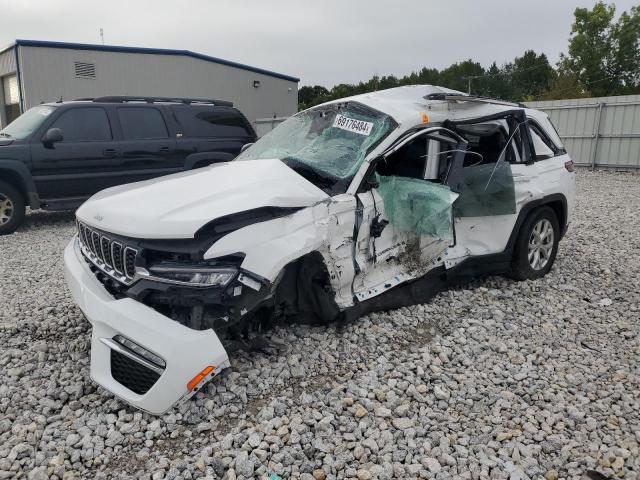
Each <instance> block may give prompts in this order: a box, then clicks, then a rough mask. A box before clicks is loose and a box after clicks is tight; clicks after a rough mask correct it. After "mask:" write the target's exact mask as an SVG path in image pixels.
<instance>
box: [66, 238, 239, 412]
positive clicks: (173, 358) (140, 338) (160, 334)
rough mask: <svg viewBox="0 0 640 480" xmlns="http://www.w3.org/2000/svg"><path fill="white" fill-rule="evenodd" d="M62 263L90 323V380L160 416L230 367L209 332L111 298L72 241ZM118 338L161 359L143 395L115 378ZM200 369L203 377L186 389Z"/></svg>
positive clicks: (215, 338)
mask: <svg viewBox="0 0 640 480" xmlns="http://www.w3.org/2000/svg"><path fill="white" fill-rule="evenodd" d="M64 261H65V276H66V279H67V283H68V285H69V289H70V291H71V294H72V296H73V298H74V300H75V302H76V303H77V304H78V306H79V307H80V309H81V310H82V312H83V313H84V315H85V316H86V317H87V319H88V320H89V322H90V323H91V325H92V334H91V378H92V379H93V380H94V381H95V382H96V383H98V384H99V385H101V386H102V387H104V388H105V389H107V390H108V391H110V392H112V393H113V394H114V395H116V396H117V397H119V398H121V399H122V400H124V401H125V402H127V403H129V404H131V405H133V406H135V407H137V408H140V409H141V410H145V411H147V412H149V413H152V414H156V415H159V414H162V413H164V412H166V411H167V410H169V409H170V408H171V407H172V406H173V405H175V404H176V403H177V402H179V401H181V400H186V399H188V398H190V397H191V396H192V395H193V394H195V393H196V392H197V391H198V390H199V389H200V388H202V386H203V385H204V384H205V383H206V382H207V381H209V380H210V379H211V378H213V377H214V376H216V375H217V374H218V373H220V371H222V370H223V369H224V368H226V367H228V366H229V357H228V355H227V352H226V350H225V349H224V347H223V346H222V343H221V342H220V339H219V338H218V336H217V335H216V333H215V332H214V331H213V330H211V329H209V330H200V331H198V330H193V329H190V328H188V327H185V326H183V325H180V324H179V323H177V322H175V321H173V320H171V319H170V318H168V317H165V316H164V315H162V314H160V313H158V312H156V311H155V310H153V309H152V308H149V307H147V306H145V305H143V304H141V303H139V302H137V301H135V300H133V299H131V298H122V299H115V298H113V297H112V296H111V295H110V294H109V293H108V292H107V291H106V290H105V288H104V287H103V286H102V284H101V283H100V282H99V281H98V280H97V278H96V277H95V276H94V274H93V273H92V272H91V270H90V269H89V266H88V265H87V264H86V262H85V261H84V259H82V257H81V253H80V251H79V248H78V246H77V242H76V238H75V237H74V239H73V240H72V241H71V242H70V243H69V245H68V246H67V248H66V249H65V253H64ZM116 335H120V336H122V337H124V338H126V339H128V340H130V341H132V342H134V343H135V344H137V345H139V346H141V347H142V348H144V349H146V350H148V351H149V352H152V353H153V354H155V355H157V356H159V357H160V358H162V359H163V360H164V362H165V364H166V366H165V367H164V368H163V369H162V370H161V372H159V377H158V378H157V380H156V381H155V383H153V385H152V386H151V387H150V388H149V389H148V390H147V391H145V392H144V393H135V392H134V391H132V390H131V389H130V388H127V387H126V386H125V385H123V383H121V382H120V381H118V380H116V379H115V378H114V376H113V373H114V372H113V371H112V368H114V360H113V358H114V355H115V354H114V353H112V352H114V349H113V348H111V347H110V346H109V345H113V344H112V343H110V342H113V338H114V337H115V336H116ZM105 340H107V341H106V342H105ZM208 367H212V368H211V369H208ZM120 368H121V365H120ZM205 369H207V370H205ZM203 370H205V371H206V372H207V373H206V375H203V376H202V377H201V378H200V379H199V381H198V382H197V383H196V384H195V385H194V384H192V385H191V388H189V387H188V385H189V383H190V382H191V381H192V379H194V377H196V376H197V375H198V374H199V373H201V372H203ZM125 383H127V382H125Z"/></svg>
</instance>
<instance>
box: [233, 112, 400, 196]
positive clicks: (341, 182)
mask: <svg viewBox="0 0 640 480" xmlns="http://www.w3.org/2000/svg"><path fill="white" fill-rule="evenodd" d="M395 125H396V124H395V122H394V121H393V120H392V119H391V117H389V116H387V115H385V114H383V113H380V112H378V111H376V110H373V109H371V108H368V107H366V106H364V105H361V104H359V103H355V102H347V103H336V104H332V105H325V106H320V107H316V108H314V109H311V110H307V111H304V112H301V113H299V114H297V115H294V116H293V117H291V118H289V119H287V120H286V121H284V122H283V123H282V124H280V125H279V126H278V127H276V128H275V129H274V130H272V131H271V132H269V133H268V134H266V135H265V136H264V137H262V138H261V139H260V140H258V142H256V143H255V144H254V145H252V146H251V147H250V148H248V149H247V150H245V151H244V152H243V153H242V154H240V156H239V157H238V158H237V160H239V161H242V160H261V159H273V158H277V159H280V160H282V161H283V162H284V163H285V164H286V165H287V166H289V167H290V168H292V169H293V170H295V171H296V172H297V173H299V174H300V175H302V176H303V177H305V178H306V179H307V180H309V181H310V182H312V183H313V184H315V185H316V186H317V187H319V188H321V189H322V190H324V191H325V192H327V193H329V194H330V195H335V194H337V193H343V192H344V191H346V189H347V187H348V185H349V182H350V180H351V179H352V178H353V176H354V175H355V173H356V172H357V171H358V168H359V167H360V165H361V164H362V162H363V160H364V159H365V157H366V156H367V154H368V153H369V152H370V151H371V150H372V149H373V148H374V147H375V146H376V145H378V144H379V143H380V142H381V141H382V140H383V139H384V138H385V137H386V136H387V135H388V134H389V133H390V132H391V131H392V130H393V128H395Z"/></svg>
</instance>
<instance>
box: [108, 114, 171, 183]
mask: <svg viewBox="0 0 640 480" xmlns="http://www.w3.org/2000/svg"><path fill="white" fill-rule="evenodd" d="M115 110H116V116H117V119H118V123H119V126H120V131H121V134H122V141H121V143H120V148H121V152H122V154H121V156H122V168H123V172H124V175H125V177H126V182H127V183H129V182H137V181H141V180H147V179H150V178H155V177H159V176H161V175H167V174H169V173H174V172H178V171H180V170H182V168H181V167H182V162H181V160H180V158H179V157H178V156H177V154H176V140H175V138H172V136H171V135H170V133H169V128H168V127H167V122H166V121H165V118H164V116H163V114H162V111H161V109H160V108H158V107H157V106H152V105H149V106H147V105H122V106H118V107H116V109H115Z"/></svg>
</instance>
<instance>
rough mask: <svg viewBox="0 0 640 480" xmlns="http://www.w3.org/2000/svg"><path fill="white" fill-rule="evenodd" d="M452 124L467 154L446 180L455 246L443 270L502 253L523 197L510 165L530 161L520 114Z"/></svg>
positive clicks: (519, 176)
mask: <svg viewBox="0 0 640 480" xmlns="http://www.w3.org/2000/svg"><path fill="white" fill-rule="evenodd" d="M452 126H453V128H454V129H455V130H456V132H457V133H459V134H460V135H463V136H464V137H465V139H467V141H468V144H467V154H466V155H465V156H464V158H461V159H458V160H457V161H454V163H453V164H452V165H451V167H450V169H449V175H448V178H447V181H446V183H447V185H448V186H449V187H451V189H452V190H453V191H455V192H456V193H458V195H459V196H458V199H457V200H456V202H455V203H454V205H453V213H454V218H455V231H456V245H455V247H453V248H452V249H450V251H449V252H448V258H447V262H446V266H447V267H452V266H454V265H455V264H457V263H459V262H461V261H462V260H465V259H466V258H468V257H471V256H480V255H490V254H497V253H502V252H503V251H504V250H505V248H506V246H507V242H508V240H509V237H510V235H511V232H512V231H513V228H514V226H515V223H516V220H517V213H518V209H519V205H520V204H521V203H522V201H523V198H524V197H525V196H526V188H522V182H526V179H527V177H526V175H525V174H523V173H515V172H514V170H513V169H512V166H515V165H522V166H524V165H526V164H528V163H530V160H531V152H530V141H529V134H528V129H527V127H526V118H525V117H524V111H523V110H517V111H510V112H505V113H502V114H498V115H494V116H491V117H485V118H481V119H476V120H471V121H466V122H465V123H461V122H458V123H456V124H455V125H452ZM518 182H520V183H521V185H517V184H518Z"/></svg>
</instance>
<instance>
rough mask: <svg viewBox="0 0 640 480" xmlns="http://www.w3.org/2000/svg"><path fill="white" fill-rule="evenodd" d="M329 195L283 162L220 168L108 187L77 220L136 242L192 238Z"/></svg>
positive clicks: (80, 213)
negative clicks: (259, 211) (259, 212)
mask: <svg viewBox="0 0 640 480" xmlns="http://www.w3.org/2000/svg"><path fill="white" fill-rule="evenodd" d="M325 198H327V194H326V193H324V192H323V191H322V190H320V189H319V188H317V187H316V186H315V185H313V184H312V183H310V182H308V181H307V180H305V179H304V178H303V177H301V176H300V175H298V174H297V173H296V172H294V171H293V170H291V169H290V168H289V167H287V166H286V165H285V164H284V163H282V162H281V161H280V160H260V161H245V162H228V163H219V164H215V165H213V166H211V167H206V168H203V169H197V170H193V171H189V172H181V173H178V174H175V175H169V176H166V177H161V178H155V179H152V180H147V181H144V182H138V183H131V184H127V185H121V186H118V187H113V188H108V189H106V190H103V191H102V192H100V193H97V194H96V195H94V196H93V197H91V198H90V199H89V200H88V201H87V202H85V203H84V204H83V205H82V206H81V207H80V208H79V209H78V212H77V216H78V218H80V219H82V221H83V222H85V223H87V224H88V225H91V226H93V227H95V228H99V229H101V230H105V231H107V232H111V233H115V234H119V235H124V236H127V237H134V238H149V239H151V238H193V236H194V234H195V233H196V232H197V231H198V229H199V228H200V227H202V226H204V225H205V224H207V223H208V222H210V221H211V220H214V219H216V218H220V217H224V216H226V215H230V214H232V213H237V212H243V211H246V210H252V209H255V208H260V207H306V206H309V205H313V204H314V203H316V202H318V201H320V200H323V199H325Z"/></svg>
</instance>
